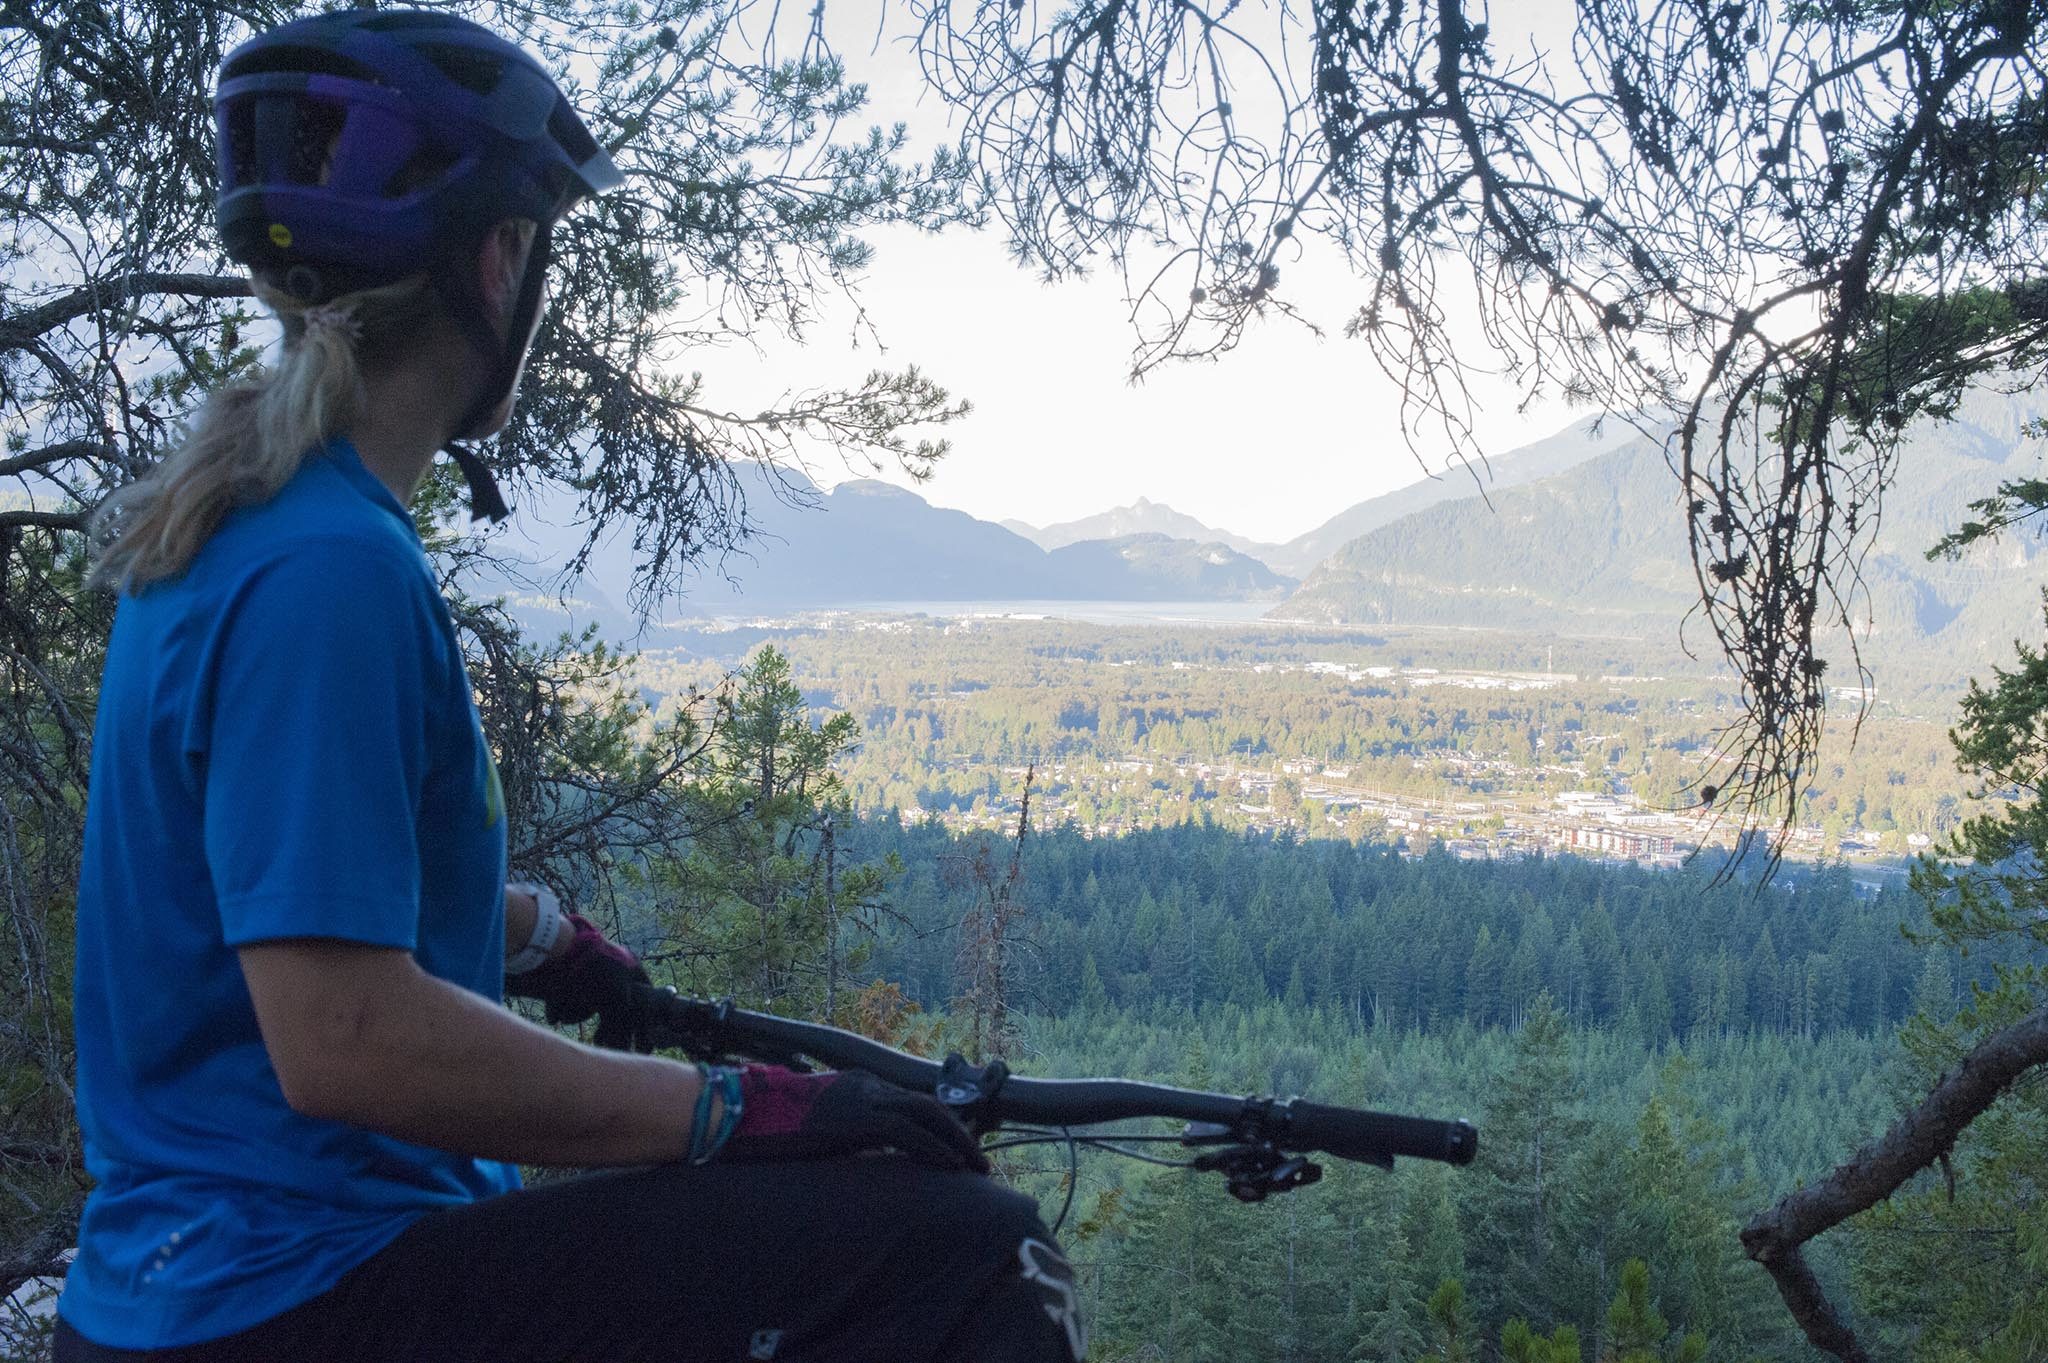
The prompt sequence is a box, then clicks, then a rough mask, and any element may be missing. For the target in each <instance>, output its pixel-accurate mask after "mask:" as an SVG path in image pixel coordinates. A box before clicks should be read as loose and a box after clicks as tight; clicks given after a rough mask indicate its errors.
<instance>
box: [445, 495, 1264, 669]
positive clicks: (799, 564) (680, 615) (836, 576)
mask: <svg viewBox="0 0 2048 1363" xmlns="http://www.w3.org/2000/svg"><path fill="white" fill-rule="evenodd" d="M739 473H740V478H741V483H742V487H743V490H744V492H745V495H746V499H747V510H748V514H749V516H750V517H751V518H752V520H753V522H754V523H755V525H756V527H757V528H758V530H759V532H760V534H759V535H758V537H757V538H755V539H754V540H752V541H750V542H749V543H748V544H747V545H746V546H745V548H744V549H743V550H742V551H741V552H738V553H735V554H733V555H731V556H729V557H728V558H727V559H726V560H725V562H724V563H723V564H722V565H720V564H702V565H698V566H697V567H696V570H695V571H694V572H693V573H692V574H691V575H690V577H689V578H688V579H687V580H686V583H685V592H686V595H685V596H684V598H683V599H681V600H679V601H670V602H666V603H662V604H661V605H660V606H659V608H658V609H656V610H655V611H653V612H652V613H651V614H652V615H653V616H654V617H655V618H657V619H661V618H666V619H687V618H701V617H704V616H717V615H730V614H733V613H735V612H746V611H754V610H769V609H774V610H781V609H790V608H796V609H806V608H821V607H832V606H850V605H862V604H884V603H889V602H921V601H933V602H937V601H993V600H1049V601H1247V600H1249V601H1258V600H1266V601H1278V600H1279V599H1281V598H1282V597H1284V596H1285V595H1286V594H1287V593H1288V591H1290V590H1291V589H1292V588H1293V587H1294V586H1295V579H1293V578H1291V577H1284V576H1282V575H1280V574H1278V573H1275V572H1273V571H1272V570H1271V569H1270V568H1268V567H1267V566H1266V565H1265V564H1263V563H1261V562H1259V561H1257V560H1256V559H1253V558H1250V557H1248V556H1246V555H1244V554H1242V553H1239V552H1238V551H1237V550H1235V549H1233V548H1232V547H1231V546H1230V545H1228V544H1226V543H1224V542H1222V541H1219V540H1213V539H1212V540H1208V541H1196V540H1189V539H1176V538H1173V537H1170V536H1167V535H1163V534H1155V533H1140V534H1129V535H1122V536H1118V537H1116V538H1113V539H1106V540H1084V541H1080V542H1078V543H1074V544H1069V545H1065V546H1063V547H1061V548H1060V549H1058V550H1056V551H1054V552H1051V553H1048V552H1046V551H1045V550H1043V549H1041V548H1039V547H1038V546H1037V545H1036V544H1033V543H1032V542H1031V541H1030V540H1028V539H1025V538H1024V537H1023V536H1021V535H1018V534H1015V533H1013V532H1012V531H1010V530H1007V529H1005V528H1004V527H1002V526H1000V525H996V524H993V523H991V522H989V521H983V520H977V519H976V518H975V517H973V516H970V515H968V514H967V513H966V512H964V511H953V510H948V509H946V508H943V507H935V506H933V505H932V504H931V503H929V502H927V501H925V499H924V498H922V497H920V496H918V495H917V494H916V493H915V492H911V491H908V490H906V489H904V488H900V487H897V486H895V485H893V484H890V483H883V482H878V481H874V480H870V479H857V480H854V481H851V482H846V483H841V484H839V485H838V486H837V487H835V488H833V489H831V490H830V491H829V492H828V491H824V490H821V489H819V488H818V487H817V486H816V485H814V484H812V483H810V482H808V481H806V480H804V479H802V478H800V477H794V476H792V475H789V474H787V473H784V474H782V475H779V476H780V477H781V479H782V485H781V487H780V489H779V490H778V487H777V484H776V477H777V475H771V474H769V473H768V472H766V471H765V470H762V469H761V468H759V467H758V466H743V467H742V468H741V469H740V470H739ZM522 538H523V540H524V543H523V544H522V542H521V541H522ZM581 544H582V537H581V535H580V533H579V532H578V531H577V530H576V529H575V528H574V527H564V528H553V527H550V526H548V525H547V523H546V518H545V517H544V516H543V515H522V516H520V517H518V518H516V519H515V525H514V528H513V531H512V532H511V533H510V534H508V536H507V540H506V547H507V549H508V550H509V551H510V552H511V553H513V554H515V555H516V556H518V557H519V558H521V559H523V560H525V561H526V562H528V563H530V564H531V565H532V571H531V573H530V574H528V575H529V576H531V577H534V578H536V579H542V578H547V577H549V576H550V569H551V568H552V566H553V565H559V564H562V563H566V562H567V561H568V560H569V558H570V556H571V555H572V554H573V553H574V552H575V551H576V549H577V548H579V547H580V546H581ZM633 566H634V563H633V552H632V546H631V537H630V536H628V535H624V534H621V535H617V536H614V537H613V538H612V539H610V540H608V541H607V542H605V543H603V544H601V545H599V546H598V548H597V550H596V551H595V552H594V553H593V554H592V555H591V557H590V561H589V564H588V566H587V567H586V569H585V571H584V573H583V574H582V575H581V576H580V577H578V578H577V579H575V580H574V581H571V582H568V583H557V584H556V589H555V591H554V593H553V595H555V596H557V597H566V598H569V599H571V600H572V601H573V602H574V603H576V604H577V607H578V609H577V610H576V611H574V612H572V613H575V614H577V615H578V616H579V618H580V619H582V620H585V621H591V620H595V621H596V622H597V623H599V624H600V625H601V626H602V627H603V628H606V629H625V628H637V624H638V621H637V620H636V619H635V618H633V617H632V616H631V615H630V613H629V612H628V611H627V610H626V609H625V605H626V602H627V600H628V595H629V591H630V586H631V582H632V574H633ZM479 586H480V588H481V589H482V590H484V591H486V592H504V593H506V594H508V595H512V596H516V597H518V598H519V600H520V602H521V608H522V609H523V610H525V611H527V612H528V613H530V614H533V615H535V616H536V617H538V616H540V615H546V614H550V613H554V614H556V615H557V616H558V615H559V614H560V613H561V612H562V610H563V609H565V608H563V607H559V606H557V607H550V606H549V604H548V601H547V599H546V598H547V596H548V594H547V593H539V592H535V591H534V590H533V589H532V588H530V587H523V586H520V585H516V584H514V583H513V582H511V581H509V580H507V581H503V582H485V583H481V584H479ZM556 623H557V624H558V623H559V620H558V619H557V621H556Z"/></svg>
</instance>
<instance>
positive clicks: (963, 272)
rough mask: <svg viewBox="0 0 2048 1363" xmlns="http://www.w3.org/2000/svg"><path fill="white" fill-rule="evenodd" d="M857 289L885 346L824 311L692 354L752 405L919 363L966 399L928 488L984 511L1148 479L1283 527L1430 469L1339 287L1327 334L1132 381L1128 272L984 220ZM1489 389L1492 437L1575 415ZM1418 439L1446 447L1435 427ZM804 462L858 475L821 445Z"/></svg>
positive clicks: (1062, 509)
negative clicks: (1064, 267) (1015, 248)
mask: <svg viewBox="0 0 2048 1363" xmlns="http://www.w3.org/2000/svg"><path fill="white" fill-rule="evenodd" d="M1301 273H1303V274H1304V275H1306V274H1307V273H1308V272H1307V271H1306V270H1303V271H1301ZM1318 273H1319V274H1320V275H1321V276H1322V277H1320V278H1314V279H1311V280H1305V281H1304V283H1303V284H1302V285H1300V286H1299V287H1300V288H1301V296H1302V297H1304V298H1309V299H1312V298H1318V297H1322V298H1330V299H1335V300H1342V299H1345V298H1348V297H1355V296H1358V294H1359V293H1360V292H1361V291H1362V288H1363V286H1362V285H1361V284H1360V283H1359V282H1358V281H1357V280H1355V279H1353V278H1352V277H1351V276H1349V275H1348V274H1346V273H1344V272H1343V271H1342V270H1341V267H1333V268H1328V269H1326V270H1324V271H1321V272H1318ZM1285 283H1286V277H1284V276H1283V285H1284V284H1285ZM862 296H863V298H864V300H865V302H866V305H867V308H868V312H869V315H870V317H871V318H872V320H873V321H874V323H875V326H876V328H877V330H878V331H879V332H880V335H881V337H882V340H883V342H884V343H885V344H886V345H887V347H888V352H887V353H886V354H885V355H878V354H877V353H876V352H875V351H874V350H873V349H872V348H869V349H866V350H862V351H856V350H854V349H853V348H852V347H851V346H850V345H849V344H848V343H847V340H846V334H845V328H844V327H837V328H832V327H820V328H818V329H817V330H816V331H815V333H814V334H813V340H812V343H811V344H810V345H809V346H806V347H803V348H800V349H799V348H795V347H784V346H777V347H774V348H772V349H770V350H769V351H768V353H767V354H766V355H765V356H761V357H757V356H755V355H754V353H753V352H751V351H745V350H733V351H726V352H719V353H713V354H706V355H702V356H693V357H692V363H693V365H694V367H698V368H701V369H703V370H704V372H705V373H706V375H707V377H709V378H710V379H711V380H713V381H714V386H712V387H711V388H710V390H709V391H708V392H707V397H710V398H711V399H712V400H713V401H715V402H718V403H720V404H721V405H727V404H731V405H736V406H740V407H747V406H750V405H752V404H754V403H756V402H761V403H765V402H767V401H770V400H772V399H773V398H774V397H775V396H776V395H777V394H779V393H780V392H781V391H783V390H784V389H786V388H798V389H800V388H806V387H812V386H817V385H821V384H826V383H833V382H850V381H853V380H855V379H857V378H858V377H859V376H860V375H861V374H863V373H865V372H866V371H867V369H868V368H869V367H871V366H873V365H876V364H878V363H881V364H886V365H889V366H892V367H893V366H897V365H902V364H908V363H915V364H917V365H919V366H920V367H922V368H923V369H924V370H925V371H926V372H927V373H928V374H930V375H931V376H932V377H933V378H934V379H936V380H938V381H939V382H941V383H943V384H945V385H946V386H947V387H948V388H950V389H951V390H952V391H953V392H954V393H955V395H957V396H959V397H964V398H967V399H968V400H970V401H971V402H973V404H974V412H973V414H972V415H970V416H969V417H967V418H966V419H965V420H964V421H961V422H958V423H955V424H954V425H953V426H952V427H951V428H950V430H949V432H948V433H949V434H950V436H951V438H952V441H953V447H954V448H953V453H952V454H951V455H950V456H948V457H947V458H946V459H945V460H944V461H943V462H942V463H941V464H940V465H939V467H938V470H937V472H936V473H935V474H934V475H933V477H932V478H931V479H930V481H928V482H927V483H925V484H924V485H923V486H922V487H921V488H920V489H919V491H920V493H921V495H922V496H924V497H925V498H926V499H927V500H928V501H931V502H933V503H935V504H937V505H940V506H949V507H957V508H959V509H961V510H963V511H967V512H970V513H972V514H973V515H976V516H980V517H982V518H984V519H987V520H1000V519H1003V518H1005V517H1015V518H1017V519H1020V520H1024V521H1029V522H1031V523H1032V524H1034V525H1045V524H1049V523H1051V522H1054V521H1062V520H1073V519H1076V518H1078V517H1081V516H1086V515H1091V514H1093V513H1095V512H1098V511H1102V510H1106V509H1108V508H1109V507H1112V506H1122V505H1126V504H1128V503H1130V502H1132V501H1135V500H1136V499H1137V498H1139V497H1149V498H1151V499H1152V500H1153V501H1160V502H1167V503H1170V504H1171V505H1172V506H1173V507H1174V508H1175V509H1176V510H1179V511H1184V512H1186V513H1187V514H1189V515H1191V516H1194V517H1196V518H1197V519H1199V520H1201V521H1203V522H1205V523H1207V524H1208V525H1210V526H1212V527H1215V528H1217V529H1222V530H1230V531H1234V532H1236V533H1238V534H1243V535H1250V536H1252V537H1253V538H1256V539H1264V540H1276V541H1277V540H1287V539H1292V538H1293V537H1294V536H1296V535H1298V534H1301V533H1303V532H1305V531H1308V530H1312V529H1314V528H1315V527H1316V526H1318V525H1321V524H1322V523H1323V522H1324V521H1325V520H1328V519H1329V518H1330V517H1331V516H1332V515H1334V514H1335V513H1336V512H1338V511H1341V510H1343V509H1344V508H1345V507H1347V506H1350V505H1352V504H1353V503H1355V502H1360V501H1363V500H1365V499H1366V498H1368V497H1373V496H1376V495H1378V494H1380V493H1383V492H1389V491H1392V490H1393V489H1394V488H1397V487H1400V486H1403V485H1405V484H1407V483H1412V482H1414V481H1416V479H1417V478H1419V477H1421V476H1423V469H1422V466H1421V465H1420V464H1419V463H1418V462H1417V454H1416V452H1415V451H1412V450H1410V449H1409V448H1408V446H1407V444H1406V442H1405V441H1404V440H1403V439H1402V438H1401V435H1400V431H1399V424H1398V423H1399V413H1398V397H1399V395H1398V393H1396V392H1395V391H1394V390H1393V388H1392V387H1391V385H1389V384H1388V383H1387V382H1386V380H1385V379H1383V378H1382V377H1381V376H1380V374H1379V372H1378V371H1377V370H1376V369H1374V368H1373V366H1372V364H1371V362H1370V359H1369V357H1368V356H1367V355H1366V353H1365V347H1364V346H1363V344H1362V343H1358V342H1350V341H1346V340H1344V339H1343V338H1342V336H1341V335H1339V334H1338V331H1337V326H1338V324H1339V323H1341V319H1342V315H1343V311H1344V309H1343V308H1342V307H1341V306H1339V307H1331V308H1329V309H1327V310H1326V313H1327V315H1326V317H1325V318H1323V319H1320V320H1324V321H1326V322H1327V323H1328V324H1329V325H1328V326H1327V327H1326V331H1327V332H1328V334H1327V335H1326V337H1325V338H1323V339H1320V340H1319V339H1317V338H1316V337H1314V336H1313V335H1311V334H1310V333H1309V332H1308V331H1307V330H1306V329H1305V328H1302V327H1301V326H1299V325H1297V324H1295V323H1292V322H1288V321H1285V320H1278V319H1276V320H1274V321H1272V322H1270V323H1268V324H1266V325H1265V326H1263V327H1262V328H1260V329H1258V330H1256V331H1254V332H1252V333H1251V334H1250V335H1249V336H1248V337H1247V339H1246V340H1245V342H1244V343H1243V344H1242V345H1241V346H1240V347H1239V348H1238V349H1237V350H1236V351H1234V352H1232V353H1231V354H1229V355H1227V356H1225V357H1224V358H1223V359H1222V360H1221V361H1220V362H1217V363H1206V362H1203V363H1180V364H1175V365H1171V366H1168V367H1166V368H1164V369H1161V370H1157V371H1155V372H1154V373H1152V374H1151V375H1149V376H1148V377H1147V378H1146V380H1145V381H1144V382H1143V383H1142V384H1140V385H1136V386H1133V385H1132V384H1131V383H1129V382H1128V380H1127V377H1126V376H1127V374H1128V371H1129V362H1130V353H1131V343H1132V340H1133V333H1132V331H1131V328H1130V326H1129V324H1128V322H1127V321H1126V317H1125V310H1124V305H1123V302H1122V287H1121V283H1120V281H1118V280H1116V279H1114V278H1111V277H1101V278H1091V279H1088V280H1084V281H1079V282H1074V283H1066V284H1061V285H1046V284H1044V283H1042V282H1040V280H1038V279H1037V278H1036V277H1035V276H1033V275H1031V274H1030V273H1028V272H1026V271H1023V270H1020V269H1017V268H1016V267H1014V266H1013V265H1011V264H1010V262H1009V261H1008V259H1007V258H1006V257H1005V255H1004V252H1003V247H1002V241H1001V238H1000V237H998V236H996V235H994V234H992V233H981V234H968V233H958V234H949V235H943V236H938V237H927V236H918V235H914V234H910V233H903V234H894V235H891V236H889V237H886V238H883V239H882V240H881V243H880V250H879V252H878V256H877V259H876V261H875V265H874V269H873V270H872V272H871V273H870V275H869V276H868V281H867V283H866V285H865V286H864V288H863V290H862ZM1485 407H1486V411H1487V413H1488V414H1487V415H1485V416H1484V417H1483V418H1482V420H1481V425H1480V432H1481V437H1482V440H1483V442H1484V445H1485V448H1486V449H1487V451H1488V452H1489V453H1493V454H1498V453H1504V452H1506V451H1507V450H1510V449H1513V448H1514V447H1515V446H1517V445H1521V444H1525V443H1527V442H1528V441H1530V440H1534V439H1537V438H1540V437H1541V436H1544V435H1548V434H1550V433H1551V432H1552V431H1553V430H1555V429H1558V428H1560V427H1562V426H1564V425H1565V424H1566V423H1567V422H1568V421H1569V420H1570V418H1571V414H1570V413H1569V412H1567V411H1565V410H1564V409H1563V408H1561V407H1558V408H1552V409H1545V410H1541V411H1537V412H1534V413H1532V414H1530V415H1529V416H1521V415H1517V414H1516V412H1515V410H1514V407H1515V403H1514V395H1513V393H1512V391H1511V390H1510V389H1508V388H1507V387H1506V386H1505V385H1496V386H1495V392H1494V395H1493V398H1492V400H1491V401H1488V402H1487V403H1486V404H1485ZM1421 452H1422V453H1423V454H1424V455H1425V456H1427V457H1429V458H1430V459H1431V460H1432V461H1433V463H1432V466H1433V467H1435V468H1438V469H1440V468H1441V467H1442V466H1443V457H1444V451H1443V447H1442V441H1441V439H1440V438H1439V439H1437V440H1436V441H1434V442H1430V441H1427V440H1425V441H1424V442H1422V449H1421ZM852 472H853V474H855V475H858V476H865V475H866V473H867V470H865V469H856V470H853V471H852ZM812 474H813V476H814V477H815V478H817V479H818V480H819V481H821V482H826V483H830V482H836V481H838V480H840V479H842V478H844V477H846V476H849V475H848V472H847V471H846V470H845V469H843V468H842V467H839V466H837V464H836V462H834V461H830V460H828V461H825V462H822V463H820V464H818V465H817V466H815V467H814V468H813V469H812ZM881 476H885V477H890V478H891V480H892V481H896V482H901V483H905V484H907V483H908V482H909V480H908V479H907V478H904V477H902V476H900V475H899V474H895V473H894V472H893V471H890V472H885V473H884V474H883V475H881ZM1458 476H1464V475H1463V474H1462V473H1461V474H1459V475H1458Z"/></svg>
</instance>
